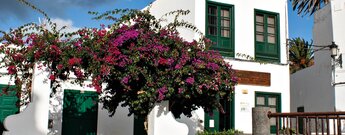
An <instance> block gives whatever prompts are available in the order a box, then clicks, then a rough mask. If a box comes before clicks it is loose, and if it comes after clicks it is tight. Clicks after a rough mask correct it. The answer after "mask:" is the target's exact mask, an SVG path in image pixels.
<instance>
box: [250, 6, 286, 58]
mask: <svg viewBox="0 0 345 135" xmlns="http://www.w3.org/2000/svg"><path fill="white" fill-rule="evenodd" d="M279 22H280V20H279V13H274V12H268V11H263V10H257V9H255V14H254V29H255V31H254V37H255V58H256V59H258V60H263V61H268V62H279V60H280V43H279V42H280V35H279V31H280V30H279Z"/></svg>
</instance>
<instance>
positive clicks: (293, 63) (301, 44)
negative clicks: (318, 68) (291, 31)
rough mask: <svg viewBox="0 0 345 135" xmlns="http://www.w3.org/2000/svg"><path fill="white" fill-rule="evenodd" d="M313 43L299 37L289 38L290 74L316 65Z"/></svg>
mask: <svg viewBox="0 0 345 135" xmlns="http://www.w3.org/2000/svg"><path fill="white" fill-rule="evenodd" d="M312 43H313V42H308V41H305V40H304V39H302V38H299V37H298V38H293V39H290V40H289V61H290V74H293V73H295V72H296V71H298V70H301V69H304V68H307V67H310V66H312V65H314V50H313V46H312Z"/></svg>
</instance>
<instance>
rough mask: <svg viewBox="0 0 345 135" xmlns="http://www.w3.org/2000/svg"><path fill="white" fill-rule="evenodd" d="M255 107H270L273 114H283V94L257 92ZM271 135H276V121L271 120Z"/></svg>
mask: <svg viewBox="0 0 345 135" xmlns="http://www.w3.org/2000/svg"><path fill="white" fill-rule="evenodd" d="M255 106H256V107H257V106H263V107H269V108H270V111H271V112H272V113H276V112H281V94H280V93H268V92H255ZM270 123H271V133H276V128H277V127H276V119H275V118H271V119H270Z"/></svg>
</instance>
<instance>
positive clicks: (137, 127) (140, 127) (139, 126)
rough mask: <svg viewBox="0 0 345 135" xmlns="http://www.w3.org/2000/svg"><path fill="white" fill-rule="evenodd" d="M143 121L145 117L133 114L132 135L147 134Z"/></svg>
mask: <svg viewBox="0 0 345 135" xmlns="http://www.w3.org/2000/svg"><path fill="white" fill-rule="evenodd" d="M144 122H145V118H143V117H138V116H134V135H147V132H146V131H145V125H144Z"/></svg>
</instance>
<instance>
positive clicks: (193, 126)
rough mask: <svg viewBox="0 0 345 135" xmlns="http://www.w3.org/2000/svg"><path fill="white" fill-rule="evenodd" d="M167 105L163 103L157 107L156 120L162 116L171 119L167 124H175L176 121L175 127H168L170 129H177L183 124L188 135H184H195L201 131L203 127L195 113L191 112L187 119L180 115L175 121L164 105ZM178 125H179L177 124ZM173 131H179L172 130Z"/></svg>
mask: <svg viewBox="0 0 345 135" xmlns="http://www.w3.org/2000/svg"><path fill="white" fill-rule="evenodd" d="M166 104H168V103H163V104H161V105H159V107H158V112H157V116H156V117H157V118H159V117H162V115H164V116H165V117H168V118H169V117H171V118H169V120H170V121H169V124H170V125H171V124H175V122H172V120H173V121H176V122H177V123H176V126H169V127H170V128H172V127H178V125H180V124H183V125H186V126H187V127H188V134H186V135H195V134H196V133H197V131H198V130H200V129H203V125H202V123H203V122H202V121H201V119H200V116H198V114H197V113H195V111H193V112H192V115H193V116H192V117H191V118H188V117H186V116H185V115H183V114H182V115H181V118H179V119H176V118H175V117H174V115H173V114H172V113H171V112H170V111H169V109H168V105H166ZM178 123H179V124H178ZM173 130H179V129H173Z"/></svg>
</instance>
